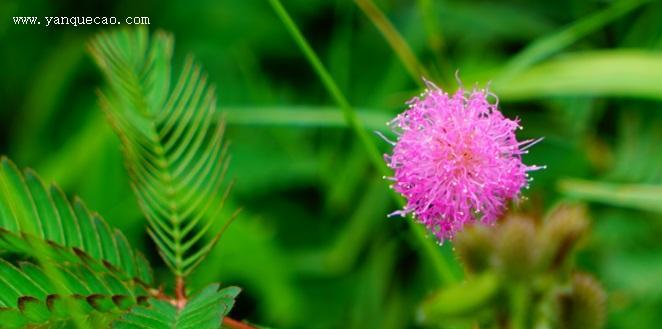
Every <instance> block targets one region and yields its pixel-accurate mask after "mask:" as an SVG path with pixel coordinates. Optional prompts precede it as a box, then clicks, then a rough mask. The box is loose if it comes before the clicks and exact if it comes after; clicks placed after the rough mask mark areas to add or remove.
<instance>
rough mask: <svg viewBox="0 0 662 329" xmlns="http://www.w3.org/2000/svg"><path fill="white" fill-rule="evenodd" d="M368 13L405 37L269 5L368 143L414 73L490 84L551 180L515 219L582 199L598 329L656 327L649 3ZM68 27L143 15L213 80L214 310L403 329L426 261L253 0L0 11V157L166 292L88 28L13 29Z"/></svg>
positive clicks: (660, 126) (654, 35)
mask: <svg viewBox="0 0 662 329" xmlns="http://www.w3.org/2000/svg"><path fill="white" fill-rule="evenodd" d="M361 2H362V3H364V4H365V3H366V2H365V1H361ZM375 4H376V6H377V8H378V9H379V10H380V11H381V12H382V13H384V14H385V17H386V18H387V19H388V21H390V22H391V23H392V24H393V26H394V27H395V29H396V30H397V31H399V32H400V33H401V34H402V37H403V39H404V40H405V41H406V45H405V44H400V43H397V42H396V43H395V44H394V46H391V45H390V44H389V42H387V41H386V40H387V39H386V38H385V37H384V35H383V34H382V33H381V32H380V30H379V29H378V28H376V26H375V24H374V22H375V19H377V20H378V19H379V17H378V16H379V15H377V16H375V15H374V13H373V14H372V15H366V14H365V13H364V12H363V11H362V10H361V9H360V7H359V6H357V5H356V4H355V3H354V2H353V1H349V0H343V1H333V0H326V1H323V0H285V1H284V6H285V7H286V8H287V9H288V11H289V12H290V14H291V15H292V17H293V19H294V20H295V21H296V22H297V24H298V25H299V26H300V28H301V29H302V32H303V33H304V35H305V36H306V38H307V39H308V40H309V42H310V43H311V45H312V47H313V48H314V50H315V51H316V52H317V53H318V54H319V56H320V57H321V59H322V61H323V62H324V64H325V65H326V66H327V67H328V68H329V70H330V72H331V74H332V76H333V78H334V79H335V81H336V82H337V83H338V85H339V86H340V89H341V90H342V92H343V93H344V94H345V96H346V97H347V98H348V100H349V101H350V103H351V104H352V105H353V106H355V107H356V108H357V109H358V111H359V113H360V116H361V118H362V119H363V120H364V123H365V125H366V127H367V128H369V129H370V130H380V131H385V130H386V129H385V128H386V127H385V125H384V123H385V122H386V121H387V120H389V118H390V117H392V116H393V115H394V114H396V113H398V112H399V111H402V109H403V108H404V102H405V101H406V100H408V99H409V98H411V97H412V96H414V95H417V94H418V93H420V92H421V87H420V79H419V78H418V76H417V74H422V72H425V74H426V75H427V76H428V78H429V79H431V80H433V81H435V82H437V84H438V85H440V86H442V87H443V88H446V89H449V90H454V89H455V88H457V82H456V80H455V71H456V70H459V72H460V73H459V74H460V77H461V79H462V81H463V83H464V84H465V85H466V86H472V85H473V84H474V83H478V84H479V85H480V86H484V85H485V84H486V83H487V82H488V81H491V88H492V89H493V90H494V92H495V93H496V94H497V95H499V98H500V106H501V108H502V110H503V112H504V113H506V115H508V116H510V117H514V116H518V117H520V118H521V121H522V125H523V126H524V127H525V129H524V130H523V131H521V132H520V134H519V137H520V138H533V137H538V136H544V137H545V140H544V141H543V142H542V143H540V144H538V145H537V146H535V147H534V148H533V149H532V153H531V154H530V155H528V156H526V158H525V159H524V160H525V162H526V163H528V164H546V165H547V166H548V168H547V169H546V170H544V171H540V172H536V173H534V174H533V177H534V179H535V180H534V181H533V183H532V186H531V190H529V191H527V192H525V195H526V196H527V197H528V201H527V202H524V203H522V205H521V207H522V208H523V210H525V211H528V212H533V213H543V212H544V211H545V210H546V209H548V208H549V207H550V206H551V205H552V204H554V203H555V202H558V201H559V200H561V199H564V198H569V199H580V200H585V201H587V202H588V203H589V204H590V210H591V216H592V219H593V221H592V226H593V232H592V235H591V237H590V239H589V240H588V241H586V243H585V246H584V248H583V249H582V251H581V253H580V255H579V259H578V261H579V267H580V268H582V269H583V270H586V271H589V272H592V273H594V274H595V275H596V277H597V278H598V279H599V280H601V281H602V282H603V284H604V285H605V287H606V288H607V290H608V292H609V311H610V315H609V321H608V326H607V327H608V328H656V327H659V326H660V323H662V240H660V239H659V236H660V235H661V234H662V216H661V214H662V23H661V22H662V2H659V1H628V0H623V1H595V0H589V1H581V0H574V1H572V0H561V1H522V0H508V1H459V0H455V1H435V0H418V1H405V0H375ZM81 15H83V16H117V17H120V18H123V17H125V16H148V17H150V21H151V25H150V29H152V30H154V29H164V30H167V31H171V32H172V33H173V34H174V35H175V38H176V46H175V58H176V67H180V65H181V63H182V62H183V60H184V58H185V57H186V56H187V55H188V54H194V55H195V56H196V58H197V60H198V61H199V62H200V63H201V64H202V65H203V66H204V68H205V69H206V70H207V72H208V73H209V77H210V80H211V81H213V82H215V83H216V85H217V91H218V92H217V93H218V96H219V107H220V109H221V110H222V111H224V112H226V115H227V119H228V123H229V134H228V137H229V140H230V141H231V148H230V150H231V154H232V160H231V161H232V162H231V167H230V168H231V169H230V171H231V176H232V177H233V178H234V179H235V181H236V185H235V188H234V190H233V193H232V194H231V197H230V207H229V208H230V209H229V210H228V211H229V212H230V211H231V210H232V209H233V208H234V209H236V208H238V207H241V208H243V211H242V213H241V215H240V217H239V218H238V220H237V221H236V222H235V223H234V224H233V226H232V227H231V228H230V229H229V231H228V232H227V233H226V234H225V236H224V237H223V239H222V240H221V242H220V244H219V246H218V247H217V248H216V250H215V252H214V253H213V255H212V256H211V257H210V258H209V259H208V260H207V261H206V262H205V263H204V264H203V266H202V267H201V268H200V269H199V270H198V271H197V272H196V274H195V275H194V277H195V278H193V279H192V280H191V284H192V285H193V286H194V287H200V286H203V285H205V284H206V283H207V282H209V281H213V280H216V281H218V280H220V281H222V282H224V283H228V284H237V285H240V286H242V287H243V288H244V291H243V293H242V294H241V295H240V298H239V300H238V303H237V306H236V308H235V309H234V310H233V313H232V315H233V316H234V317H235V318H247V319H249V320H251V321H254V322H256V323H261V324H265V325H269V326H273V327H277V328H415V327H417V324H416V308H417V305H418V303H419V302H420V301H421V300H422V299H423V298H424V297H425V296H427V295H428V294H429V293H431V292H432V291H434V290H436V289H438V288H439V286H438V283H437V279H436V278H433V277H431V276H430V266H431V265H430V264H427V263H426V262H425V261H424V260H425V258H424V257H422V256H421V253H420V252H419V250H418V244H417V242H416V241H413V240H412V239H411V235H410V234H407V231H408V230H409V226H408V225H407V224H406V223H405V221H404V220H402V219H399V218H393V219H387V218H386V214H388V213H390V212H391V211H393V210H394V209H395V208H396V205H395V203H394V202H393V201H392V198H391V197H390V195H389V193H390V192H389V190H388V189H387V188H386V185H385V183H384V182H383V181H382V179H381V177H379V175H378V174H377V173H376V171H375V170H374V168H373V167H372V166H371V164H370V161H369V159H368V157H367V156H366V154H365V152H364V149H363V148H362V147H361V145H360V144H359V143H358V141H357V139H356V138H355V135H354V134H353V133H352V131H351V130H350V129H348V127H347V126H346V124H345V123H344V121H343V119H342V115H341V112H340V110H339V109H338V108H337V107H335V104H334V102H333V100H332V99H331V98H330V97H329V96H328V94H327V92H326V90H325V89H324V88H323V86H322V84H321V83H320V80H319V79H318V77H317V76H316V74H315V72H314V71H313V70H312V69H311V66H310V65H309V63H308V62H307V61H306V59H305V57H304V56H303V55H302V53H301V51H300V50H299V48H297V47H296V45H295V43H294V42H293V40H292V38H291V36H290V35H289V34H288V32H287V30H286V29H285V28H284V26H283V24H282V22H281V21H280V20H279V19H278V17H277V16H276V15H275V14H274V11H273V10H272V8H271V7H270V6H269V4H268V2H267V1H266V0H264V1H261V0H248V1H247V0H243V1H239V0H224V1H205V0H202V1H198V0H189V1H174V0H166V1H141V2H138V1H129V0H126V1H99V2H98V3H93V2H89V1H71V0H63V1H39V0H29V1H25V0H2V1H0V17H2V19H1V20H0V76H1V78H0V100H1V103H0V104H1V105H0V154H5V155H8V156H9V157H10V158H12V159H13V160H14V161H15V162H16V163H17V164H18V165H19V166H21V167H32V168H34V169H36V170H37V171H38V172H39V173H40V174H41V175H42V177H44V178H45V179H46V180H49V181H50V180H53V181H56V182H58V184H60V185H61V186H63V188H65V190H66V191H67V192H68V193H70V194H72V195H73V194H76V195H80V196H81V197H82V198H83V199H84V200H86V202H87V204H88V205H89V206H90V208H91V209H95V210H97V211H98V212H99V213H100V214H101V215H102V216H104V217H105V218H106V219H107V220H108V221H109V222H111V223H112V224H114V225H115V226H117V227H119V228H121V229H122V230H123V231H124V232H125V233H126V234H127V235H128V237H129V239H130V240H132V242H133V243H134V244H135V245H137V246H138V247H139V248H141V249H142V250H144V251H145V252H146V253H147V254H149V255H151V261H152V263H153V264H155V266H156V267H157V273H156V274H157V277H160V278H161V279H162V280H170V278H169V277H168V276H167V271H166V269H165V267H164V266H163V265H162V263H161V261H160V259H158V258H157V257H156V256H155V252H154V246H153V245H152V243H151V242H150V241H149V239H148V237H147V235H146V234H145V232H144V228H145V222H144V220H143V219H142V216H141V214H140V211H139V210H138V207H137V204H136V202H135V201H134V198H133V195H132V193H131V191H130V188H129V185H128V178H127V177H126V174H125V171H124V168H123V165H122V159H121V154H120V148H119V142H118V140H117V138H116V137H115V136H114V135H113V134H112V132H111V130H110V128H109V127H108V125H107V124H106V123H105V121H104V119H103V116H102V114H101V111H100V109H99V108H98V106H97V103H96V93H95V91H96V89H97V88H98V87H99V86H101V85H102V84H103V81H102V79H101V75H100V73H99V72H97V70H96V69H95V68H94V66H93V64H92V61H91V60H90V58H89V57H88V56H87V54H86V53H85V45H86V41H87V40H88V39H89V38H90V37H91V36H93V35H94V33H95V32H97V31H98V30H100V29H102V28H103V27H102V26H79V27H73V26H51V27H48V28H47V27H44V26H43V25H41V26H28V25H14V24H13V21H12V19H11V17H12V16H42V19H43V16H81ZM377 22H379V21H377ZM42 24H43V23H42ZM387 36H389V35H388V34H387ZM390 37H393V35H392V34H391V35H390ZM409 50H410V51H411V52H412V53H413V54H415V57H411V56H410V57H407V53H408V51H409ZM398 54H404V55H405V56H404V58H405V60H404V61H402V60H401V58H402V57H400V56H399V55H398ZM416 58H417V60H418V62H419V63H416ZM418 65H420V66H418ZM421 67H423V68H424V69H421ZM408 68H409V70H408ZM412 68H413V69H412ZM411 73H413V74H411ZM374 139H375V142H376V143H378V144H379V146H380V148H381V150H382V151H383V152H387V151H388V145H387V144H386V143H385V142H382V141H381V140H380V139H379V138H378V137H377V136H374ZM451 248H452V246H451V245H450V244H445V245H444V246H443V247H441V248H440V249H439V252H441V253H445V254H446V255H450V256H451V257H452V255H451V254H452V249H451ZM455 271H456V272H457V273H458V274H459V273H460V269H459V268H455Z"/></svg>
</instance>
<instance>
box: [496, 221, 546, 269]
mask: <svg viewBox="0 0 662 329" xmlns="http://www.w3.org/2000/svg"><path fill="white" fill-rule="evenodd" d="M494 261H495V265H496V267H497V270H498V271H499V272H500V273H501V274H503V275H504V276H505V277H506V278H508V279H511V280H521V279H526V278H529V277H531V275H532V274H533V272H534V270H535V267H536V265H537V263H538V246H537V244H536V229H535V225H534V224H533V221H532V220H531V219H528V218H522V217H510V218H509V219H508V220H507V221H506V222H505V223H504V224H503V226H502V227H501V228H500V230H499V232H498V237H497V243H496V255H495V259H494Z"/></svg>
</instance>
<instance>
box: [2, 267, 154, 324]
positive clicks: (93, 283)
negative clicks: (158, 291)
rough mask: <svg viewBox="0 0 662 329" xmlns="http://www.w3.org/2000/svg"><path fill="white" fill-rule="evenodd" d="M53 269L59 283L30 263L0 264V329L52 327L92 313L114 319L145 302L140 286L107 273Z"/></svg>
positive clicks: (83, 269) (145, 298)
mask: <svg viewBox="0 0 662 329" xmlns="http://www.w3.org/2000/svg"><path fill="white" fill-rule="evenodd" d="M55 268H56V270H57V271H58V274H59V275H60V278H61V280H59V281H54V280H53V279H52V278H50V276H49V275H47V274H46V272H45V271H44V270H42V268H41V267H39V266H36V265H33V264H31V263H27V262H24V263H21V264H20V266H18V267H17V266H14V265H13V264H11V263H9V262H7V261H4V260H0V328H24V327H27V326H36V325H43V324H55V323H60V322H64V321H68V320H71V319H72V317H74V316H75V317H84V316H89V315H90V314H91V313H107V314H108V315H109V316H114V317H117V316H119V315H120V314H122V313H126V312H127V311H128V309H129V308H131V307H133V306H135V305H137V304H140V303H144V302H145V301H146V300H147V291H146V290H145V289H143V288H142V287H141V286H138V285H127V284H126V283H124V282H122V281H121V280H120V279H119V278H117V277H114V276H113V275H112V274H110V273H101V274H99V273H95V272H93V271H92V270H91V269H89V268H87V267H86V266H84V265H76V266H67V267H64V266H55ZM95 327H96V326H95Z"/></svg>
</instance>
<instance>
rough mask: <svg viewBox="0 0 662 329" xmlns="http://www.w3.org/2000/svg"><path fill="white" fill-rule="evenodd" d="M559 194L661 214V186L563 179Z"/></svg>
mask: <svg viewBox="0 0 662 329" xmlns="http://www.w3.org/2000/svg"><path fill="white" fill-rule="evenodd" d="M559 188H560V190H561V192H563V193H565V194H566V195H568V196H571V197H574V198H578V199H582V200H588V201H595V202H601V203H605V204H609V205H613V206H619V207H630V208H637V209H643V210H648V211H654V212H658V213H659V212H662V202H660V200H662V186H660V185H637V184H615V183H607V182H595V181H587V180H581V179H564V180H562V181H561V182H560V183H559Z"/></svg>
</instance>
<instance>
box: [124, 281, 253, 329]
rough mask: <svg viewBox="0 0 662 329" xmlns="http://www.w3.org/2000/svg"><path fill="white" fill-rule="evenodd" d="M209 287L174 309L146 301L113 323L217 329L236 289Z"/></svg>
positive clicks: (128, 327)
mask: <svg viewBox="0 0 662 329" xmlns="http://www.w3.org/2000/svg"><path fill="white" fill-rule="evenodd" d="M219 289H220V286H219V285H218V284H213V285H211V286H209V287H207V288H205V289H203V290H202V291H200V292H199V293H198V294H197V295H195V296H193V297H192V298H191V299H190V300H189V301H188V303H187V304H186V306H185V307H184V308H183V309H181V310H177V308H175V306H173V305H171V304H170V303H168V302H167V301H162V300H156V299H150V300H149V305H147V306H139V307H134V308H133V309H132V310H131V312H129V313H127V314H125V315H123V316H122V317H121V318H120V319H119V320H118V321H117V322H115V323H114V324H113V328H116V329H138V328H152V329H217V328H219V327H220V320H221V319H222V318H223V317H224V316H225V315H227V314H228V312H229V311H230V309H232V306H233V305H234V299H235V297H237V295H238V294H239V291H240V289H239V288H237V287H227V288H223V289H220V290H219Z"/></svg>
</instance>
